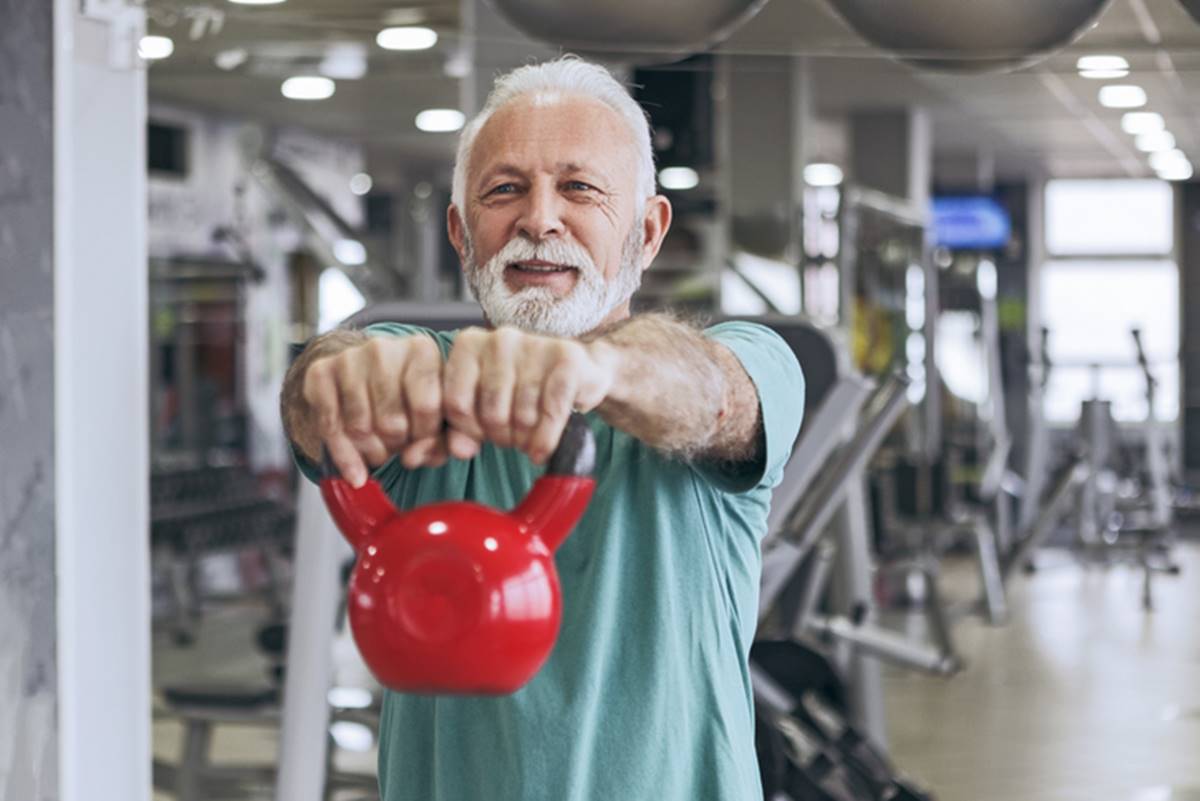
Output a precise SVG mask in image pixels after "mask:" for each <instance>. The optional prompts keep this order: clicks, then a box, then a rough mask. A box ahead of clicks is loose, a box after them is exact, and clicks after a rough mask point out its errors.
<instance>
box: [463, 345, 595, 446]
mask: <svg viewBox="0 0 1200 801" xmlns="http://www.w3.org/2000/svg"><path fill="white" fill-rule="evenodd" d="M614 374H615V372H614V368H613V365H612V359H611V354H610V353H609V352H608V351H607V350H605V346H603V345H601V344H600V343H591V344H583V343H581V342H577V341H575V340H572V339H558V338H556V337H545V336H538V335H535V334H528V333H525V332H523V331H520V330H518V329H516V328H508V327H502V328H498V329H495V330H486V329H483V328H467V329H464V330H462V331H460V332H459V333H458V335H457V336H456V337H455V339H454V347H453V348H452V349H451V351H450V359H449V360H448V361H447V362H446V366H445V370H444V374H443V378H442V406H443V408H444V410H445V416H446V422H447V423H448V424H449V431H448V433H447V447H448V449H449V451H450V454H451V455H452V456H454V457H456V458H459V459H469V458H471V457H472V456H474V455H475V454H476V453H478V452H479V446H480V445H481V444H482V443H483V442H485V441H490V442H493V443H495V444H496V445H499V446H501V447H505V448H517V449H519V450H522V451H524V452H525V453H527V454H528V455H529V458H530V459H532V460H533V461H535V462H539V463H540V462H543V461H545V460H546V459H547V458H548V457H549V456H550V454H551V453H552V452H553V450H554V448H555V447H556V446H557V445H558V440H559V438H560V437H561V436H562V432H563V428H564V427H565V426H566V424H567V417H568V416H569V415H570V413H571V411H572V410H576V411H581V412H587V411H591V410H592V409H594V408H595V407H596V406H598V405H599V404H600V402H601V401H603V400H604V398H605V396H606V395H607V394H608V391H609V388H610V387H611V386H612V382H613V376H614Z"/></svg>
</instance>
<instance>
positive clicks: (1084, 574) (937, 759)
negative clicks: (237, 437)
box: [154, 538, 1200, 801]
mask: <svg viewBox="0 0 1200 801" xmlns="http://www.w3.org/2000/svg"><path fill="white" fill-rule="evenodd" d="M1176 554H1177V558H1178V560H1179V561H1180V563H1181V564H1182V567H1183V572H1182V574H1181V575H1180V576H1177V577H1176V576H1165V575H1164V576H1158V577H1156V579H1155V586H1154V593H1155V601H1156V606H1157V608H1156V610H1155V611H1154V612H1153V613H1150V614H1146V613H1144V612H1143V611H1142V608H1141V595H1140V593H1141V574H1140V573H1138V572H1137V571H1135V570H1133V569H1130V568H1123V567H1118V568H1108V569H1105V568H1099V567H1096V568H1090V569H1085V568H1083V567H1081V566H1079V565H1078V564H1075V563H1074V562H1072V561H1071V560H1070V559H1069V557H1068V556H1067V555H1066V554H1065V553H1063V552H1058V551H1053V550H1048V551H1044V552H1042V553H1041V554H1040V555H1039V560H1038V562H1039V565H1041V566H1042V567H1041V569H1039V570H1038V572H1037V573H1035V574H1034V575H1032V576H1028V577H1027V576H1018V577H1016V579H1015V580H1014V581H1013V582H1012V584H1011V589H1010V596H1009V597H1010V603H1011V607H1012V609H1011V612H1012V619H1011V621H1010V622H1009V624H1008V625H1007V626H1001V627H991V626H988V625H987V624H986V623H984V622H983V621H982V620H981V619H977V618H966V619H963V620H961V621H960V622H959V623H958V624H957V626H956V627H955V629H954V634H955V639H956V642H957V645H958V647H959V650H960V651H961V652H962V655H963V657H964V658H965V659H966V661H967V668H966V670H965V671H963V672H962V673H960V674H959V675H957V676H955V677H953V678H951V679H936V678H930V677H926V676H919V675H914V674H911V673H903V672H900V671H898V670H891V669H889V670H887V671H886V672H885V691H886V696H887V714H888V724H889V733H888V736H889V739H890V743H889V746H890V748H891V751H892V755H893V757H894V759H895V761H896V763H897V764H898V765H900V766H901V767H902V769H903V770H904V771H905V772H906V773H908V774H909V775H911V776H913V777H916V778H919V779H920V780H921V782H922V783H923V784H925V785H926V786H927V787H929V788H931V789H932V790H934V791H935V792H936V795H937V798H938V799H939V801H1095V800H1096V799H1104V800H1105V801H1200V683H1197V682H1196V681H1195V676H1196V675H1197V674H1198V672H1200V625H1197V616H1196V609H1197V604H1198V602H1200V544H1197V540H1196V539H1195V538H1190V540H1189V542H1188V543H1187V544H1184V545H1182V546H1181V547H1180V548H1179V549H1178V550H1177V551H1176ZM971 571H972V567H971V564H970V563H969V562H968V561H967V560H961V561H955V560H951V561H949V562H948V563H947V564H946V566H945V567H944V573H943V584H944V588H945V593H946V595H948V596H952V597H957V598H966V597H968V596H969V595H970V593H971V591H972V587H973V586H974V584H973V582H974V577H973V575H972V572H971ZM258 622H259V621H258V620H257V619H256V614H255V610H247V609H245V608H241V609H239V608H232V609H229V608H227V609H224V610H219V611H218V612H216V613H215V614H212V615H206V616H205V620H204V624H203V626H202V628H201V630H200V635H199V640H198V642H197V644H196V646H195V647H192V648H187V649H179V648H176V647H174V646H172V645H171V644H170V642H169V641H168V640H167V639H166V638H165V637H156V639H155V662H154V674H155V682H156V686H162V685H163V684H165V683H173V682H180V681H191V680H205V681H214V680H249V681H259V680H261V679H262V677H263V676H264V675H265V670H266V665H265V663H264V662H263V661H262V659H261V657H260V656H258V655H257V653H256V652H255V651H254V649H253V647H252V645H251V643H252V641H253V632H254V629H255V627H256V626H257V625H258ZM352 648H353V646H352V645H351V644H350V643H349V642H348V641H345V640H342V641H339V643H338V658H337V664H338V671H339V675H338V680H339V682H350V683H353V682H354V679H355V670H356V667H355V664H354V662H355V660H354V655H353V651H352V650H349V651H348V650H347V649H352ZM181 734H182V728H181V727H180V726H179V724H178V723H177V722H175V721H173V720H170V719H168V718H161V717H160V718H157V719H156V720H155V724H154V753H155V755H156V757H158V758H159V759H163V760H167V761H174V760H176V759H178V753H179V749H180V745H181ZM276 746H277V737H276V733H275V732H274V731H273V730H272V729H271V727H270V726H228V727H224V728H220V729H218V730H217V733H216V736H215V738H214V743H213V750H212V759H213V761H214V762H217V763H225V762H233V763H271V762H273V761H274V758H275V753H276ZM374 758H375V757H374V753H373V751H370V750H368V751H365V752H359V753H354V752H340V753H339V754H338V755H337V757H336V759H337V764H338V766H339V768H341V769H343V770H350V771H356V772H357V771H362V772H370V771H372V770H373V768H374ZM262 797H263V798H264V799H270V798H271V795H270V793H269V791H264V794H263V796H262ZM169 799H170V796H169V795H166V794H162V793H158V794H156V795H155V801H168V800H169Z"/></svg>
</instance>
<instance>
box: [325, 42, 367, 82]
mask: <svg viewBox="0 0 1200 801" xmlns="http://www.w3.org/2000/svg"><path fill="white" fill-rule="evenodd" d="M317 70H318V71H320V73H321V74H322V75H324V76H325V77H326V78H337V79H338V80H341V81H357V80H358V79H359V78H361V77H363V76H364V75H366V74H367V53H366V50H364V49H363V47H362V45H358V44H340V45H334V46H333V47H331V48H329V50H327V51H326V52H325V57H324V58H322V59H321V64H320V66H319V67H317Z"/></svg>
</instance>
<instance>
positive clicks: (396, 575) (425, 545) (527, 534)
mask: <svg viewBox="0 0 1200 801" xmlns="http://www.w3.org/2000/svg"><path fill="white" fill-rule="evenodd" d="M595 460H596V445H595V441H594V439H593V437H592V431H591V429H590V428H588V425H587V421H586V420H584V418H583V417H582V415H579V414H572V415H571V418H570V419H569V420H568V422H567V426H566V429H565V430H564V431H563V435H562V438H561V439H560V440H559V443H558V447H557V448H556V449H555V451H554V454H553V455H552V456H551V457H550V460H549V463H548V464H547V467H546V473H545V475H543V476H542V477H541V478H539V479H538V480H537V481H536V482H535V483H534V485H533V489H531V490H530V492H529V494H528V495H527V496H526V497H525V500H523V501H521V503H520V504H518V505H517V507H516V508H515V509H513V510H512V511H511V512H503V511H500V510H497V509H492V508H490V507H487V506H483V505H482V504H478V503H473V502H471V501H451V502H443V503H431V504H428V505H426V506H419V507H417V508H415V509H412V510H410V511H408V512H400V511H398V510H397V509H396V507H395V506H394V505H393V504H392V502H391V500H390V499H389V498H388V497H387V495H386V494H385V493H384V491H383V488H382V487H381V486H380V485H379V483H378V482H376V481H375V480H374V479H368V480H367V483H366V484H364V485H363V486H362V487H361V488H360V489H354V487H352V486H351V485H350V484H349V483H347V482H346V481H345V480H343V479H341V478H340V477H338V476H337V474H336V470H334V469H332V463H331V462H330V460H329V459H328V456H326V459H325V469H326V478H324V479H323V480H322V481H321V495H322V496H323V497H324V498H325V504H326V505H327V506H328V507H329V511H330V514H331V515H332V516H333V519H334V521H335V522H336V523H337V525H338V528H340V529H341V531H342V533H343V534H344V535H345V536H346V539H347V540H349V542H350V545H351V546H352V547H353V548H354V550H355V551H356V552H357V553H358V562H357V564H356V565H355V566H354V571H353V573H352V574H351V576H350V585H349V591H348V595H347V599H346V608H347V615H348V617H349V620H350V629H351V631H352V632H353V634H354V641H355V643H357V644H358V650H359V652H360V653H361V654H362V657H363V661H365V662H366V664H367V667H368V668H370V670H371V672H372V673H373V674H374V675H375V678H377V679H378V680H379V682H380V683H381V684H383V685H384V686H385V687H389V688H391V689H393V690H398V691H401V692H410V693H412V692H417V693H455V694H476V693H479V694H483V693H486V694H497V695H499V694H505V693H511V692H514V691H515V690H518V689H520V688H521V687H522V686H523V685H524V684H525V683H526V682H528V681H529V680H530V679H531V678H533V676H534V674H535V673H537V671H538V669H539V668H541V666H542V664H543V663H544V662H545V661H546V658H547V657H548V656H549V655H550V649H551V648H553V647H554V641H555V639H556V638H557V636H558V626H559V621H560V619H561V617H562V602H561V599H560V593H559V587H558V572H557V571H556V570H555V568H554V551H555V549H556V548H558V546H559V545H560V544H562V542H563V541H564V540H565V539H566V538H567V535H568V534H570V533H571V529H572V528H574V527H575V524H576V523H577V522H578V521H579V518H580V517H582V516H583V512H584V509H585V508H586V507H587V504H588V501H589V500H590V499H591V497H592V491H593V490H594V489H595V486H596V482H595V480H594V479H593V478H592V477H591V472H592V468H593V466H594V463H595Z"/></svg>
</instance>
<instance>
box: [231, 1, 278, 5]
mask: <svg viewBox="0 0 1200 801" xmlns="http://www.w3.org/2000/svg"><path fill="white" fill-rule="evenodd" d="M285 1H286V0H229V2H231V3H237V4H238V5H239V6H274V5H278V4H280V3H283V2H285Z"/></svg>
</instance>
